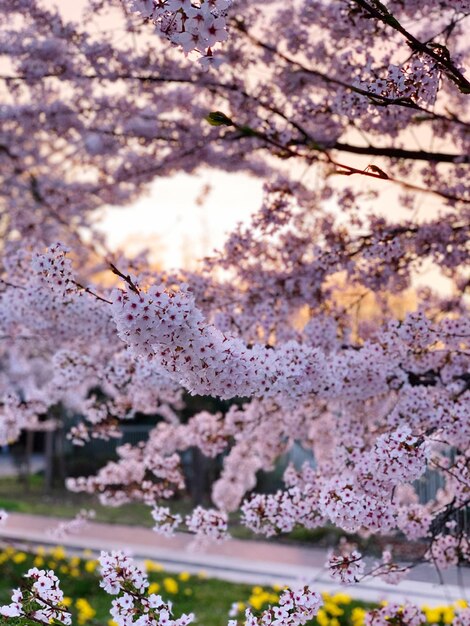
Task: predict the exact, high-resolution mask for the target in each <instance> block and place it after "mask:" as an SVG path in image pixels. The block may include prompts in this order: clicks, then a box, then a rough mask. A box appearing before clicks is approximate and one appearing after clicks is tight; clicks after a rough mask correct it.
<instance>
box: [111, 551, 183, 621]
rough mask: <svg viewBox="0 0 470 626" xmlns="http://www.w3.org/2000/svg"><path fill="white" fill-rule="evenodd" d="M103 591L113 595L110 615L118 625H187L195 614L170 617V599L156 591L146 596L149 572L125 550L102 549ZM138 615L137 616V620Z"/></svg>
mask: <svg viewBox="0 0 470 626" xmlns="http://www.w3.org/2000/svg"><path fill="white" fill-rule="evenodd" d="M99 562H100V565H101V568H100V573H101V576H102V581H101V583H100V585H101V586H102V587H103V588H104V590H105V591H106V592H107V593H109V594H111V595H114V596H118V597H117V598H115V599H114V600H113V601H112V607H111V616H112V618H113V620H114V621H115V622H116V623H117V624H118V626H187V625H188V624H190V623H191V622H192V621H193V620H194V615H193V614H190V615H185V614H183V615H182V616H181V617H179V618H177V619H172V618H171V602H164V601H163V600H162V598H161V596H159V595H156V594H154V593H152V594H149V595H146V594H145V590H146V588H147V587H148V585H149V583H148V580H147V575H146V573H145V572H144V571H143V570H142V569H140V568H139V567H138V566H137V565H136V564H135V563H134V561H133V560H132V559H131V558H130V557H129V556H128V555H127V554H125V553H124V552H121V551H117V552H111V553H107V552H102V553H101V555H100V558H99ZM136 615H137V616H138V617H137V619H135V618H136Z"/></svg>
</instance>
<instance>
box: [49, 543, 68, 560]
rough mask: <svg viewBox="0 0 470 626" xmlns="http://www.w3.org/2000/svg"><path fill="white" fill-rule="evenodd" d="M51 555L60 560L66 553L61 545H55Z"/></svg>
mask: <svg viewBox="0 0 470 626" xmlns="http://www.w3.org/2000/svg"><path fill="white" fill-rule="evenodd" d="M51 556H52V557H53V558H54V559H56V560H57V561H61V560H63V559H65V558H66V557H67V554H66V552H65V549H64V548H63V547H62V546H57V547H56V548H54V549H53V550H52V551H51Z"/></svg>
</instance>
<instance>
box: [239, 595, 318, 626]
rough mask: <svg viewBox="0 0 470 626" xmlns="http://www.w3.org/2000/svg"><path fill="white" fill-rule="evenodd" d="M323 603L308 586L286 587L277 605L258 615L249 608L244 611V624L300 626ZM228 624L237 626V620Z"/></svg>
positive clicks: (316, 611) (313, 614)
mask: <svg viewBox="0 0 470 626" xmlns="http://www.w3.org/2000/svg"><path fill="white" fill-rule="evenodd" d="M322 604H323V600H322V598H321V595H320V594H319V593H317V592H315V591H313V590H312V589H310V588H309V587H308V586H306V587H303V588H300V589H297V590H290V589H287V590H286V591H284V592H283V593H282V594H281V597H280V598H279V606H275V607H272V608H269V609H266V610H264V611H263V613H262V614H261V616H260V617H256V616H255V615H253V613H252V611H251V609H249V608H248V609H246V611H245V621H244V622H243V624H244V626H302V625H303V624H306V623H307V622H308V621H309V620H311V619H313V618H314V617H315V615H316V614H317V613H318V610H319V608H320V607H321V605H322ZM228 626H238V621H237V620H235V619H234V620H229V622H228Z"/></svg>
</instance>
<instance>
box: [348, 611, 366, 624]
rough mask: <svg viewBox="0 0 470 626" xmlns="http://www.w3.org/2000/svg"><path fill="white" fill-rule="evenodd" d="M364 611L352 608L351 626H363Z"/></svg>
mask: <svg viewBox="0 0 470 626" xmlns="http://www.w3.org/2000/svg"><path fill="white" fill-rule="evenodd" d="M365 616H366V611H365V609H362V608H361V607H360V606H357V607H356V608H354V609H353V610H352V612H351V621H352V626H364V621H365Z"/></svg>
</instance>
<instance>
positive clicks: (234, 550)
mask: <svg viewBox="0 0 470 626" xmlns="http://www.w3.org/2000/svg"><path fill="white" fill-rule="evenodd" d="M61 521H63V520H60V519H58V518H51V517H43V516H37V515H25V514H19V513H11V514H10V516H9V518H8V521H7V523H6V525H5V526H3V527H2V528H0V537H2V538H4V539H5V540H10V541H15V542H20V543H23V544H27V545H31V546H32V547H33V549H34V546H35V545H44V546H47V545H56V544H57V543H60V544H61V545H64V546H66V547H67V548H68V549H69V550H70V551H73V552H76V551H78V552H80V551H82V550H83V549H85V548H86V549H90V550H93V551H95V552H97V551H100V550H112V549H128V550H129V551H130V552H131V554H132V555H133V556H134V557H136V558H137V559H152V560H156V561H158V562H159V563H161V564H162V565H164V567H165V569H167V570H168V571H171V572H179V571H182V570H186V571H189V572H191V573H197V572H199V571H201V570H204V571H205V572H206V573H207V574H208V575H209V576H211V577H216V578H222V579H224V580H231V581H237V582H246V583H249V584H264V585H270V584H274V583H278V584H294V583H296V582H299V581H305V582H306V581H315V582H314V584H315V585H316V586H317V587H318V589H319V591H328V592H331V593H334V592H335V591H339V590H342V591H347V593H349V594H350V595H353V596H354V597H357V598H361V599H363V600H382V599H388V600H395V601H398V602H403V601H404V600H405V599H406V598H408V599H409V600H411V601H413V602H416V603H418V604H420V605H424V604H427V605H430V606H436V605H439V604H447V603H450V602H453V601H454V600H457V599H459V598H464V599H465V598H466V593H465V588H466V589H467V590H468V594H467V595H469V596H470V569H463V570H460V571H457V568H454V569H453V570H451V571H447V572H445V584H444V585H440V584H439V580H438V577H437V574H436V573H435V572H434V571H433V569H432V568H431V567H429V566H421V567H419V568H416V569H415V570H414V571H413V572H412V575H411V576H410V577H409V578H408V579H407V580H406V581H404V582H402V583H400V584H399V585H387V584H385V583H383V582H381V581H379V580H370V581H364V582H362V583H360V584H358V585H354V586H350V587H347V588H345V587H340V586H339V585H337V584H336V583H334V582H332V581H331V580H330V579H329V577H328V575H327V574H326V572H325V571H324V568H323V564H324V562H325V558H326V552H325V550H321V549H317V548H311V547H303V546H291V545H280V544H276V543H272V542H267V541H245V540H239V539H231V540H229V541H227V542H225V543H223V544H218V545H211V546H208V547H207V548H205V549H204V550H203V551H197V552H196V551H194V550H191V546H190V544H191V542H192V538H191V537H190V536H189V535H185V534H182V533H179V534H178V535H177V536H175V537H172V538H168V539H167V538H164V537H160V536H159V535H157V534H156V533H154V532H153V531H152V530H150V529H147V528H140V527H135V526H124V525H119V524H100V523H95V522H89V523H87V525H86V526H85V527H84V528H83V529H82V530H81V531H80V533H77V534H69V535H68V536H67V537H66V538H64V539H61V540H60V541H59V542H58V541H57V539H54V537H53V533H52V531H53V530H54V528H56V527H57V526H58V525H59V524H60V522H61ZM466 599H470V598H466Z"/></svg>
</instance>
